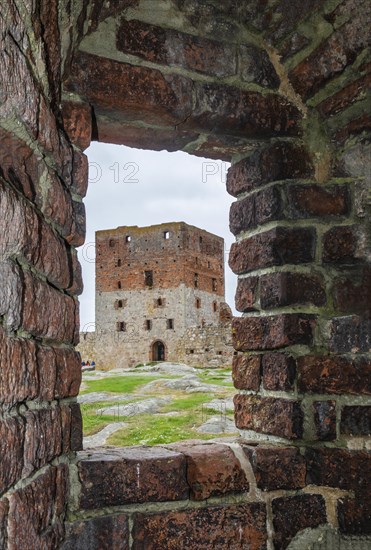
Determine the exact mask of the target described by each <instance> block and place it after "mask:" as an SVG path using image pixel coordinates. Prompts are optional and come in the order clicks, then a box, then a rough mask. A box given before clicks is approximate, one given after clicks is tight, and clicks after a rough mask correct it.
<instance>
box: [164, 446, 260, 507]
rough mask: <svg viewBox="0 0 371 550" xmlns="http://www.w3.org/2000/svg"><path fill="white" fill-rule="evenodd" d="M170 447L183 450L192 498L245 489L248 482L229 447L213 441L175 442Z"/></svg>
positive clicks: (196, 498)
mask: <svg viewBox="0 0 371 550" xmlns="http://www.w3.org/2000/svg"><path fill="white" fill-rule="evenodd" d="M171 449H173V450H175V451H179V452H180V453H182V454H184V455H185V457H186V461H187V467H186V471H187V483H188V485H189V486H190V488H191V493H190V497H191V499H192V500H205V499H207V498H210V497H213V496H221V495H228V494H233V493H242V492H246V491H248V489H249V483H248V481H247V479H246V475H245V473H244V471H243V470H242V468H241V464H240V462H239V461H238V460H237V458H236V456H235V455H234V453H233V451H232V450H231V449H230V448H229V447H227V446H226V445H219V444H217V443H211V444H209V443H200V444H197V443H196V444H192V443H188V442H187V443H177V444H175V445H172V446H171Z"/></svg>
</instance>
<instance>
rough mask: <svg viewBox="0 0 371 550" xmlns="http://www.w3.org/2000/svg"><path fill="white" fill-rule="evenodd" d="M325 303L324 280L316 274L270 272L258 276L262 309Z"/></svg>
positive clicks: (321, 304)
mask: <svg viewBox="0 0 371 550" xmlns="http://www.w3.org/2000/svg"><path fill="white" fill-rule="evenodd" d="M306 304H310V305H314V306H318V307H319V306H323V305H325V304H326V290H325V283H324V280H323V279H322V278H321V277H320V276H318V275H306V274H303V273H289V272H284V273H282V272H280V273H270V274H268V275H263V276H262V277H261V278H260V305H261V308H262V309H273V308H276V307H285V306H296V305H306Z"/></svg>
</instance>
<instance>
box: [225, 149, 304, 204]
mask: <svg viewBox="0 0 371 550" xmlns="http://www.w3.org/2000/svg"><path fill="white" fill-rule="evenodd" d="M312 173H313V170H312V166H311V163H310V160H309V155H308V153H307V152H306V151H305V149H303V148H302V147H299V146H297V145H293V144H291V143H275V144H273V145H270V146H268V147H266V148H264V149H258V150H255V151H253V152H252V153H250V155H249V156H248V157H246V158H244V159H243V160H241V161H239V162H238V163H237V164H234V165H233V166H231V168H230V169H229V170H228V175H227V191H228V193H229V194H230V195H232V196H234V197H237V196H238V195H239V194H241V193H245V192H246V191H251V190H252V189H255V188H257V187H259V186H261V185H263V184H264V183H268V182H270V181H279V180H286V179H296V178H308V177H310V176H311V175H312Z"/></svg>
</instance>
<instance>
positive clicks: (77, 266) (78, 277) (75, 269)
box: [67, 248, 84, 296]
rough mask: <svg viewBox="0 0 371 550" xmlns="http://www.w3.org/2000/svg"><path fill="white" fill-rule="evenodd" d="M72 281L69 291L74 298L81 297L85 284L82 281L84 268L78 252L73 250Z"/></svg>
mask: <svg viewBox="0 0 371 550" xmlns="http://www.w3.org/2000/svg"><path fill="white" fill-rule="evenodd" d="M70 258H71V272H72V275H71V279H70V285H69V286H68V287H67V291H68V293H69V294H71V295H72V296H80V294H82V293H83V290H84V283H83V280H82V267H81V263H80V261H79V259H78V256H77V252H76V250H74V249H73V248H71V256H70Z"/></svg>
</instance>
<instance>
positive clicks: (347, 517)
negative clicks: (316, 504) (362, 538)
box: [337, 494, 371, 536]
mask: <svg viewBox="0 0 371 550" xmlns="http://www.w3.org/2000/svg"><path fill="white" fill-rule="evenodd" d="M337 513H338V521H339V530H340V532H341V533H343V534H344V535H358V536H359V535H370V534H371V498H370V494H364V495H362V497H361V498H359V497H358V498H357V497H356V498H352V497H342V498H340V499H339V500H338V504H337Z"/></svg>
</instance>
